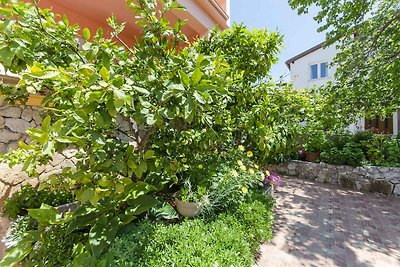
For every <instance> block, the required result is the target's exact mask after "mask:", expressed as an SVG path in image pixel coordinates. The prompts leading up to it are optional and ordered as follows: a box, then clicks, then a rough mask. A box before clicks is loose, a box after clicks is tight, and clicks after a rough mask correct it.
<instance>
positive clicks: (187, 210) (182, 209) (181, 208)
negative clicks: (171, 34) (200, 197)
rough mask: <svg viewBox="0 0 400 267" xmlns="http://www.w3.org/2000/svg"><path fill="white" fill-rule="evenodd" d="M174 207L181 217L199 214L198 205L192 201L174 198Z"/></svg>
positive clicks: (191, 216)
mask: <svg viewBox="0 0 400 267" xmlns="http://www.w3.org/2000/svg"><path fill="white" fill-rule="evenodd" d="M175 205H176V209H177V210H178V212H179V214H180V215H182V216H183V217H188V218H193V217H196V216H197V215H199V214H200V207H199V206H198V205H197V204H196V203H194V202H185V201H180V200H177V199H175Z"/></svg>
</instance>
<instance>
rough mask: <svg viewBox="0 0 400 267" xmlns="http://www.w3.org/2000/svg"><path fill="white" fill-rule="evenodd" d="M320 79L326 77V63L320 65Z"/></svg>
mask: <svg viewBox="0 0 400 267" xmlns="http://www.w3.org/2000/svg"><path fill="white" fill-rule="evenodd" d="M320 77H321V78H324V77H328V62H323V63H321V76H320Z"/></svg>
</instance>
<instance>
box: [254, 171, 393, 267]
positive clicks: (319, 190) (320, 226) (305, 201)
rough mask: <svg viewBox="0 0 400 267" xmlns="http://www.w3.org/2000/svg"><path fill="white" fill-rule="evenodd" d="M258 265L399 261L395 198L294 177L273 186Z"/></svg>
mask: <svg viewBox="0 0 400 267" xmlns="http://www.w3.org/2000/svg"><path fill="white" fill-rule="evenodd" d="M275 195H276V199H277V210H276V212H277V221H276V224H275V230H274V231H275V233H274V238H273V240H272V242H271V243H270V244H265V245H263V246H262V247H261V258H260V260H259V262H258V266H259V267H279V266H282V267H283V266H290V267H297V266H318V267H319V266H323V267H325V266H346V267H353V266H355V267H356V266H357V267H358V266H360V267H370V266H376V267H385V266H396V267H398V266H400V200H399V199H393V198H392V199H388V198H387V197H385V196H382V195H375V194H372V193H362V192H357V191H351V190H347V189H343V188H340V187H338V186H334V185H326V184H321V183H316V182H312V181H307V180H301V179H297V178H290V177H285V178H284V185H283V186H282V187H281V188H278V189H277V190H276V193H275Z"/></svg>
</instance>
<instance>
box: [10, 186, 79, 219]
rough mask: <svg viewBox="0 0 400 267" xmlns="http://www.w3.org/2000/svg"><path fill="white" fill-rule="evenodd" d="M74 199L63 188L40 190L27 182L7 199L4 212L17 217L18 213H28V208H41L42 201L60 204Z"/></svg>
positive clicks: (53, 204) (51, 204) (49, 203)
mask: <svg viewBox="0 0 400 267" xmlns="http://www.w3.org/2000/svg"><path fill="white" fill-rule="evenodd" d="M73 199H74V198H73V196H72V194H71V193H70V192H68V191H66V190H64V189H62V188H58V189H45V190H38V189H37V188H34V187H32V186H31V185H30V184H27V185H25V186H23V187H22V188H21V190H20V191H17V192H15V193H14V194H13V196H12V197H11V198H9V199H7V200H6V201H5V203H4V208H3V212H4V214H5V215H7V216H8V217H9V218H12V219H15V218H16V217H17V215H26V214H27V209H37V208H40V206H41V205H42V203H44V204H47V205H50V206H58V205H62V204H66V203H69V202H72V201H73Z"/></svg>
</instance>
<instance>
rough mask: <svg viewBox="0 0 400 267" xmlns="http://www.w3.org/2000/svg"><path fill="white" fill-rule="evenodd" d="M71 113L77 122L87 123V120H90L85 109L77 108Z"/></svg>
mask: <svg viewBox="0 0 400 267" xmlns="http://www.w3.org/2000/svg"><path fill="white" fill-rule="evenodd" d="M71 115H72V117H74V119H75V120H76V121H77V122H80V123H85V121H87V120H88V115H87V114H86V113H85V112H84V111H83V110H76V111H75V112H73V113H72V114H71Z"/></svg>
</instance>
